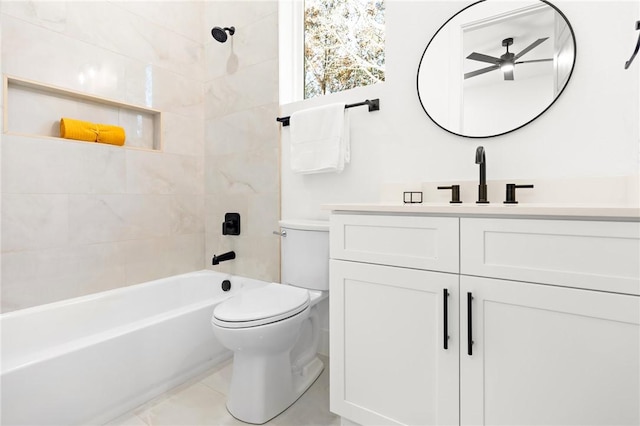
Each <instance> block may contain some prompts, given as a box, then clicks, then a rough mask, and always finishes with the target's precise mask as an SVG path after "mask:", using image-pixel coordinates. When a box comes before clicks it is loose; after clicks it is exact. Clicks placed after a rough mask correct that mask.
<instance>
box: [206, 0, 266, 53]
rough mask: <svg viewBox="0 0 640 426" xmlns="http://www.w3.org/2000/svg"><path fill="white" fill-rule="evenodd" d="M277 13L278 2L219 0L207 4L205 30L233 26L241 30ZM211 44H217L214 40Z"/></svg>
mask: <svg viewBox="0 0 640 426" xmlns="http://www.w3.org/2000/svg"><path fill="white" fill-rule="evenodd" d="M277 11H278V1H277V0H260V1H236V0H217V1H213V2H206V7H205V19H204V25H205V30H206V29H207V28H208V29H209V30H211V27H214V26H222V27H228V26H231V25H234V26H235V27H236V28H240V27H243V26H245V25H247V24H251V23H253V22H256V21H259V20H260V19H262V18H264V17H265V16H269V15H271V14H273V13H276V12H277ZM211 23H213V24H211ZM209 25H210V26H209ZM211 42H214V43H217V42H216V41H214V40H213V39H211Z"/></svg>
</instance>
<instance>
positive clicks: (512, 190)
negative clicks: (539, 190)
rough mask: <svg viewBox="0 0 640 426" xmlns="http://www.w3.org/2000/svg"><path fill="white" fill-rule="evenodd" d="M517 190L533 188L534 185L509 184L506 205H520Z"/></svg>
mask: <svg viewBox="0 0 640 426" xmlns="http://www.w3.org/2000/svg"><path fill="white" fill-rule="evenodd" d="M516 188H533V185H516V184H515V183H508V184H507V195H506V200H505V201H504V204H518V202H517V201H516Z"/></svg>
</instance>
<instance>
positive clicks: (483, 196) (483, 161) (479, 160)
mask: <svg viewBox="0 0 640 426" xmlns="http://www.w3.org/2000/svg"><path fill="white" fill-rule="evenodd" d="M476 164H479V165H480V182H479V184H478V201H476V203H477V204H487V203H489V201H487V158H486V156H485V154H484V147H483V146H479V147H478V148H476Z"/></svg>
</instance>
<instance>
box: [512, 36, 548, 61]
mask: <svg viewBox="0 0 640 426" xmlns="http://www.w3.org/2000/svg"><path fill="white" fill-rule="evenodd" d="M548 38H549V37H545V38H539V39H537V40H536V41H534V42H533V43H531V44H530V45H529V46H527V47H525V48H524V50H523V51H522V52H520V53H518V54H517V55H516V56H515V58H514V59H518V58H520V57H521V56H522V55H524V54H525V53H527V52H529V51H530V50H531V49H533V48H535V47H537V46H538V45H539V44H540V43H542V42H544V41H545V40H546V39H548Z"/></svg>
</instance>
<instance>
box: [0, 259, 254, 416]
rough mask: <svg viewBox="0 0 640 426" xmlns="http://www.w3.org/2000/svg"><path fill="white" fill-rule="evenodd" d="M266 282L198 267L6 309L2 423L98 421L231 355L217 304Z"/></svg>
mask: <svg viewBox="0 0 640 426" xmlns="http://www.w3.org/2000/svg"><path fill="white" fill-rule="evenodd" d="M225 279H229V280H230V281H231V283H232V284H231V290H230V291H228V292H224V291H222V289H221V283H222V281H223V280H225ZM265 284H266V283H265V282H263V281H257V280H252V279H248V278H242V277H236V276H230V275H227V274H222V273H218V272H213V271H198V272H192V273H188V274H183V275H177V276H174V277H169V278H163V279H160V280H155V281H150V282H147V283H143V284H138V285H134V286H130V287H125V288H121V289H116V290H110V291H106V292H102V293H97V294H92V295H89V296H84V297H79V298H75V299H69V300H64V301H61V302H56V303H51V304H47V305H43V306H37V307H33V308H28V309H23V310H20V311H16V312H10V313H7V314H3V315H0V330H1V333H2V348H1V351H2V352H1V355H2V357H1V358H0V359H1V367H2V371H1V376H0V381H1V383H0V385H1V387H0V391H1V394H2V396H1V406H0V407H1V413H2V414H1V419H0V420H1V422H0V423H1V424H2V425H5V426H10V425H65V426H68V425H77V424H102V423H104V422H107V421H109V420H111V419H113V418H115V417H117V416H119V415H121V414H123V413H125V412H127V411H129V410H131V409H133V408H135V407H136V406H138V405H140V404H142V403H144V402H146V401H148V400H149V399H151V398H153V397H154V396H156V395H159V394H160V393H162V392H165V391H167V390H169V389H171V388H172V387H175V386H176V385H178V384H180V383H182V382H184V381H185V380H187V379H189V378H191V377H193V376H196V375H198V374H200V373H202V372H203V371H205V370H206V369H208V368H210V367H212V366H214V365H215V364H217V363H220V362H222V361H224V360H225V359H227V358H229V357H231V355H232V353H231V352H229V351H227V350H226V349H225V348H223V347H222V346H221V345H220V343H218V341H217V340H216V339H215V337H214V335H213V331H212V329H211V315H212V313H213V307H214V306H215V305H216V304H217V303H219V302H220V301H222V300H224V299H226V298H227V297H229V296H231V295H233V294H235V293H237V292H238V291H241V290H242V288H253V287H258V286H262V285H265Z"/></svg>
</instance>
